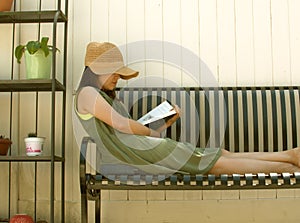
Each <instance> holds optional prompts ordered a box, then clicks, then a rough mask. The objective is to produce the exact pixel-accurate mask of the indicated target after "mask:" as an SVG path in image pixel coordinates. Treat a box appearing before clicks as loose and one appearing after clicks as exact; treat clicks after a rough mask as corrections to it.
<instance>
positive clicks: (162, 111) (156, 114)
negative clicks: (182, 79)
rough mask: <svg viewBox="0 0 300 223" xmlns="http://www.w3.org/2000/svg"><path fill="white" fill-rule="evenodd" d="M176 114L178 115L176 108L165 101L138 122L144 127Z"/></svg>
mask: <svg viewBox="0 0 300 223" xmlns="http://www.w3.org/2000/svg"><path fill="white" fill-rule="evenodd" d="M174 114H176V111H175V109H174V107H173V106H172V105H171V104H170V103H169V102H168V101H164V102H162V103H161V104H159V105H158V106H156V107H155V108H153V109H152V110H151V111H149V112H148V113H147V114H145V115H144V116H143V117H141V118H140V119H139V120H137V121H138V122H140V123H141V124H143V125H147V124H149V123H152V122H155V121H157V120H160V119H163V118H166V117H168V116H171V115H174Z"/></svg>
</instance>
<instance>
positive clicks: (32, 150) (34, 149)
mask: <svg viewBox="0 0 300 223" xmlns="http://www.w3.org/2000/svg"><path fill="white" fill-rule="evenodd" d="M24 141H25V146H26V154H27V156H39V155H41V154H42V152H43V146H44V142H45V137H38V136H37V134H36V133H28V136H27V137H26V138H25V139H24Z"/></svg>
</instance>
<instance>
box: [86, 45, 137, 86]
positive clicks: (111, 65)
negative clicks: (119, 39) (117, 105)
mask: <svg viewBox="0 0 300 223" xmlns="http://www.w3.org/2000/svg"><path fill="white" fill-rule="evenodd" d="M85 66H88V67H90V69H91V70H92V71H93V72H94V73H96V74H113V73H117V74H120V76H121V78H122V79H125V80H127V79H130V78H133V77H136V76H137V75H138V74H139V72H137V71H135V70H132V69H130V68H129V67H126V66H125V65H124V62H123V56H122V54H121V52H120V50H119V49H118V47H116V46H115V45H114V44H112V43H108V42H104V43H97V42H91V43H89V44H88V45H87V48H86V55H85Z"/></svg>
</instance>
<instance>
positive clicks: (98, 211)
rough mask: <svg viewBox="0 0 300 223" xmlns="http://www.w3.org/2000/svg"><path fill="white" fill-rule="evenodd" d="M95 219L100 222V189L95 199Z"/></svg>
mask: <svg viewBox="0 0 300 223" xmlns="http://www.w3.org/2000/svg"><path fill="white" fill-rule="evenodd" d="M95 219H96V222H97V223H100V222H101V190H100V191H99V196H98V198H97V199H96V200H95Z"/></svg>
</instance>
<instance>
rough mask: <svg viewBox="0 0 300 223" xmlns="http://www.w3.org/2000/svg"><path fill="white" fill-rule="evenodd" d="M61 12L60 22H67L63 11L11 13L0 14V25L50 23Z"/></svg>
mask: <svg viewBox="0 0 300 223" xmlns="http://www.w3.org/2000/svg"><path fill="white" fill-rule="evenodd" d="M57 12H59V16H58V22H67V21H68V18H67V17H66V15H65V14H64V13H63V12H62V11H61V10H58V11H57V10H53V11H10V12H0V23H39V22H43V23H50V22H54V18H55V14H56V13H57Z"/></svg>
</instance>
